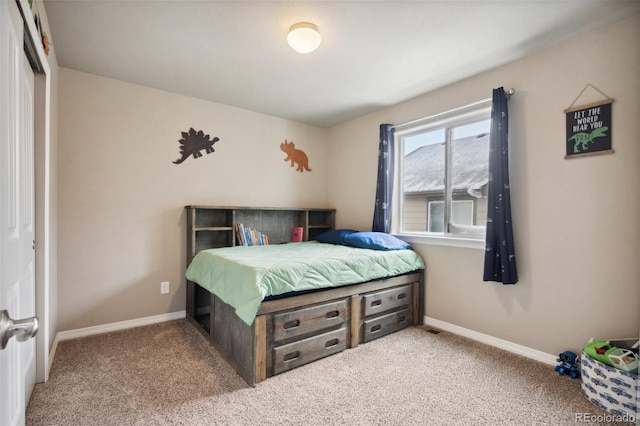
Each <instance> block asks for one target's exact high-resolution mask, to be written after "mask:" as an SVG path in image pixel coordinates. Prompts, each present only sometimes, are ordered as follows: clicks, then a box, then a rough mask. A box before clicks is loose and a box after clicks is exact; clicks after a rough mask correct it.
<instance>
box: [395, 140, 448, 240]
mask: <svg viewBox="0 0 640 426" xmlns="http://www.w3.org/2000/svg"><path fill="white" fill-rule="evenodd" d="M445 135H446V131H445V129H444V128H439V129H435V130H430V131H427V132H422V133H419V134H415V135H411V136H405V137H403V138H402V143H403V152H404V161H403V166H402V173H403V176H402V184H403V190H404V194H403V195H404V198H403V212H402V231H413V232H416V231H418V232H426V231H427V230H428V226H429V223H431V222H433V221H431V220H430V219H429V217H428V204H429V197H432V198H431V199H433V196H434V195H436V196H439V197H440V199H442V194H443V192H444V165H445V152H444V151H445V145H444V143H445ZM439 221H440V222H439V223H440V224H439V225H438V226H439V229H440V231H436V232H442V229H443V228H444V216H442V213H441V214H440V219H439Z"/></svg>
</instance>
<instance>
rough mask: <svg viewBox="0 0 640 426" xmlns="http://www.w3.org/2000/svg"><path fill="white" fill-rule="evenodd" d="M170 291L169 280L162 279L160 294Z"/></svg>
mask: <svg viewBox="0 0 640 426" xmlns="http://www.w3.org/2000/svg"><path fill="white" fill-rule="evenodd" d="M167 293H169V281H162V282H161V283H160V294H167Z"/></svg>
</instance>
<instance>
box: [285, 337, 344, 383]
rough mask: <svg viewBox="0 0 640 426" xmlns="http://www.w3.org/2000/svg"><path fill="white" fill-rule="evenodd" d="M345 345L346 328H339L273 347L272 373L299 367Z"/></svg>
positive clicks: (340, 349) (334, 351)
mask: <svg viewBox="0 0 640 426" xmlns="http://www.w3.org/2000/svg"><path fill="white" fill-rule="evenodd" d="M346 347H347V329H346V328H340V329H338V330H333V331H330V332H328V333H323V334H320V335H318V336H312V337H307V338H306V339H302V340H299V341H297V342H293V343H289V344H286V345H282V346H278V347H276V348H274V349H273V374H278V373H282V372H283V371H287V370H290V369H292V368H295V367H299V366H301V365H303V364H307V363H309V362H311V361H315V360H317V359H320V358H324V357H325V356H329V355H332V354H335V353H338V352H340V351H342V350H344V349H345V348H346Z"/></svg>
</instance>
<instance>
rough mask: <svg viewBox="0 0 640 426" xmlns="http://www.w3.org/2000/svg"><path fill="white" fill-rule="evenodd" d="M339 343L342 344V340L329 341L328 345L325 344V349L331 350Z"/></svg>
mask: <svg viewBox="0 0 640 426" xmlns="http://www.w3.org/2000/svg"><path fill="white" fill-rule="evenodd" d="M338 343H340V339H331V340H329V341H327V343H325V344H324V347H325V348H330V347H332V346H336V345H337V344H338Z"/></svg>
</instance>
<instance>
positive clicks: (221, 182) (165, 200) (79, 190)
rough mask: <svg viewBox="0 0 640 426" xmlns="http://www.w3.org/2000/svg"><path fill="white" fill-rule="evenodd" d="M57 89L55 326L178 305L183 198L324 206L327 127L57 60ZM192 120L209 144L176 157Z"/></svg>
mask: <svg viewBox="0 0 640 426" xmlns="http://www.w3.org/2000/svg"><path fill="white" fill-rule="evenodd" d="M59 90H60V100H59V107H60V114H59V116H60V121H59V155H58V159H59V188H60V190H59V199H58V202H59V206H58V207H59V218H58V220H59V236H58V241H59V252H58V257H59V280H58V282H59V286H58V303H59V316H58V320H59V327H58V331H65V330H70V329H77V328H82V327H89V326H94V325H101V324H107V323H112V322H117V321H123V320H129V319H135V318H141V317H145V316H151V315H157V314H166V313H170V312H175V311H179V310H182V309H184V307H185V284H184V281H185V280H184V278H183V276H184V270H185V268H186V265H185V222H186V221H185V215H184V209H183V207H184V206H185V205H189V204H205V205H240V206H287V207H289V206H293V207H296V206H298V207H328V206H329V204H328V199H327V186H326V182H327V162H326V157H327V149H326V143H325V142H326V139H327V133H328V131H327V130H325V129H320V128H316V127H312V126H308V125H303V124H299V123H295V122H291V121H287V120H283V119H279V118H275V117H270V116H266V115H262V114H257V113H253V112H250V111H246V110H241V109H237V108H232V107H228V106H224V105H220V104H216V103H211V102H206V101H202V100H198V99H194V98H188V97H184V96H179V95H175V94H171V93H166V92H162V91H158V90H154V89H149V88H145V87H141V86H137V85H133V84H128V83H123V82H120V81H116V80H111V79H106V78H102V77H98V76H95V75H90V74H85V73H81V72H77V71H73V70H69V69H65V68H61V69H60V89H59ZM190 127H193V128H194V129H196V130H203V131H204V132H205V133H207V134H210V135H211V137H214V136H217V137H219V138H220V141H219V142H218V143H216V144H215V146H214V147H215V150H216V151H215V152H214V153H211V154H204V152H203V156H202V157H201V158H198V159H196V160H194V159H193V158H189V159H187V160H186V161H185V162H184V163H182V164H179V165H176V164H173V163H172V161H173V160H176V159H177V158H179V157H180V154H179V144H178V140H179V139H180V138H181V132H182V131H187V130H188V129H189V128H190ZM285 139H288V140H290V141H291V140H292V141H294V142H295V143H296V147H298V148H300V149H302V150H304V151H305V152H306V153H307V155H308V157H309V165H310V167H311V169H313V171H312V172H304V173H299V172H295V169H294V168H291V167H290V166H289V163H288V162H284V161H283V160H284V158H285V156H286V155H285V153H283V152H282V151H280V148H279V147H280V143H281V142H283V141H284V140H285ZM161 281H170V282H171V293H170V294H169V295H161V294H160V282H161Z"/></svg>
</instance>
